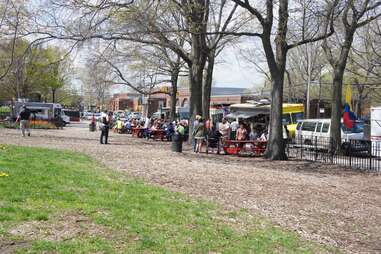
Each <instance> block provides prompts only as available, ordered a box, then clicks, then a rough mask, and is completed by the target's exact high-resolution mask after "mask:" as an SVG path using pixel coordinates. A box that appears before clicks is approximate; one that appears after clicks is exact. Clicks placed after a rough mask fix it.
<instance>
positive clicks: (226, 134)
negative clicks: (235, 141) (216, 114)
mask: <svg viewBox="0 0 381 254" xmlns="http://www.w3.org/2000/svg"><path fill="white" fill-rule="evenodd" d="M218 131H219V132H220V133H221V135H222V139H223V141H225V140H229V139H230V124H229V122H228V121H227V120H226V118H223V119H222V122H221V123H220V124H219V125H218Z"/></svg>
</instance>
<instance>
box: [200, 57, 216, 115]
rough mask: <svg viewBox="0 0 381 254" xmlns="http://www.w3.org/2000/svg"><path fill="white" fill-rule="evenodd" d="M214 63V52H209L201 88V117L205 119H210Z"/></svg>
mask: <svg viewBox="0 0 381 254" xmlns="http://www.w3.org/2000/svg"><path fill="white" fill-rule="evenodd" d="M214 62H215V51H214V50H212V51H210V53H209V55H208V66H207V68H206V76H205V82H204V84H203V87H202V115H203V116H204V117H205V119H209V118H210V112H209V109H210V98H211V96H212V82H213V69H214Z"/></svg>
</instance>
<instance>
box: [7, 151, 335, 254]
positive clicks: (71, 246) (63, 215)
mask: <svg viewBox="0 0 381 254" xmlns="http://www.w3.org/2000/svg"><path fill="white" fill-rule="evenodd" d="M137 166H139V165H137ZM0 172H5V173H7V174H8V176H1V177H0V252H5V251H6V250H7V249H6V248H7V243H9V242H12V246H13V247H14V248H16V249H17V250H16V251H17V253H57V252H58V253H95V252H96V253H316V252H322V251H323V252H324V251H327V249H325V248H324V247H322V246H319V245H317V244H313V243H309V242H305V241H302V240H300V239H299V238H298V236H297V235H295V234H294V233H292V232H288V231H285V230H282V229H280V228H278V227H275V226H272V225H271V224H270V223H269V222H268V221H266V220H265V219H259V218H253V217H251V216H250V215H249V214H248V213H247V212H245V211H239V212H229V211H225V210H223V209H221V207H219V206H217V205H215V204H212V203H210V202H206V201H199V200H191V199H189V198H187V197H185V196H184V195H182V194H178V193H173V192H170V191H167V190H164V189H163V188H159V187H154V186H150V185H148V184H144V183H142V182H139V181H136V180H133V179H131V178H128V177H127V176H126V175H123V174H122V173H119V172H115V171H112V170H109V169H107V168H105V167H103V166H101V165H99V164H97V163H96V162H94V161H93V160H92V159H91V158H90V157H88V156H85V155H82V154H77V153H70V152H62V151H55V150H47V149H36V148H24V147H15V146H1V145H0ZM4 246H5V247H4ZM15 246H16V247H15ZM8 247H9V246H8ZM1 248H3V249H1ZM4 248H5V249H4ZM8 251H9V249H8Z"/></svg>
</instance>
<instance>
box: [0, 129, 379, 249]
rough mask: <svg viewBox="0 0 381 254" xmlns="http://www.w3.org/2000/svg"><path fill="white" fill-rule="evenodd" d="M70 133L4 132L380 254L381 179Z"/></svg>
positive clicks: (1, 136) (5, 137) (0, 136)
mask: <svg viewBox="0 0 381 254" xmlns="http://www.w3.org/2000/svg"><path fill="white" fill-rule="evenodd" d="M98 135H99V133H98V132H97V133H90V132H88V130H87V129H86V128H80V127H79V126H76V127H69V128H65V130H63V131H58V130H53V131H45V130H36V131H34V132H33V133H32V137H27V138H22V137H20V135H19V133H18V132H17V131H16V130H7V129H0V143H5V144H18V145H25V146H38V147H48V148H59V149H68V150H72V151H79V152H84V153H87V154H89V155H91V156H93V157H94V158H95V159H97V160H99V161H101V162H103V163H105V164H106V165H108V167H110V168H115V169H117V170H121V171H126V172H128V174H130V175H132V176H135V177H139V178H142V179H144V180H145V181H146V182H149V183H154V184H158V185H162V186H165V187H166V188H168V189H170V190H174V191H180V192H183V193H186V194H189V195H191V196H196V197H202V198H206V199H212V200H215V201H217V202H219V203H221V204H223V205H224V206H226V207H228V208H233V209H236V208H245V209H248V210H249V211H250V212H251V213H253V214H255V215H263V216H266V217H267V218H270V219H271V220H272V221H273V222H274V223H277V224H279V225H281V226H283V227H286V228H289V229H291V230H294V231H296V232H298V234H300V235H301V236H302V237H304V238H305V239H312V240H314V241H318V242H321V243H325V244H329V245H331V246H336V247H339V248H340V249H342V250H343V251H344V252H346V253H381V176H376V175H371V174H363V173H356V172H352V171H347V170H344V169H341V168H337V167H334V166H327V165H319V164H311V163H307V162H297V161H289V162H268V161H265V160H263V159H260V158H257V159H253V158H236V157H231V156H217V155H205V154H201V155H199V154H197V155H196V154H193V153H192V152H190V151H189V148H186V149H185V152H184V153H183V154H174V153H172V152H170V147H169V146H170V144H169V143H163V142H158V141H144V140H142V139H136V138H131V137H130V136H129V135H118V134H111V138H110V140H111V144H110V145H103V146H102V145H99V144H98Z"/></svg>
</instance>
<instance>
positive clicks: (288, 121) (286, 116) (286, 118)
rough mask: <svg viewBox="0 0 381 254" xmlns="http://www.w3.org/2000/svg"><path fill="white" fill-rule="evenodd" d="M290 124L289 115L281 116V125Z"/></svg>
mask: <svg viewBox="0 0 381 254" xmlns="http://www.w3.org/2000/svg"><path fill="white" fill-rule="evenodd" d="M290 123H291V115H290V114H283V115H282V124H290Z"/></svg>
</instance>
